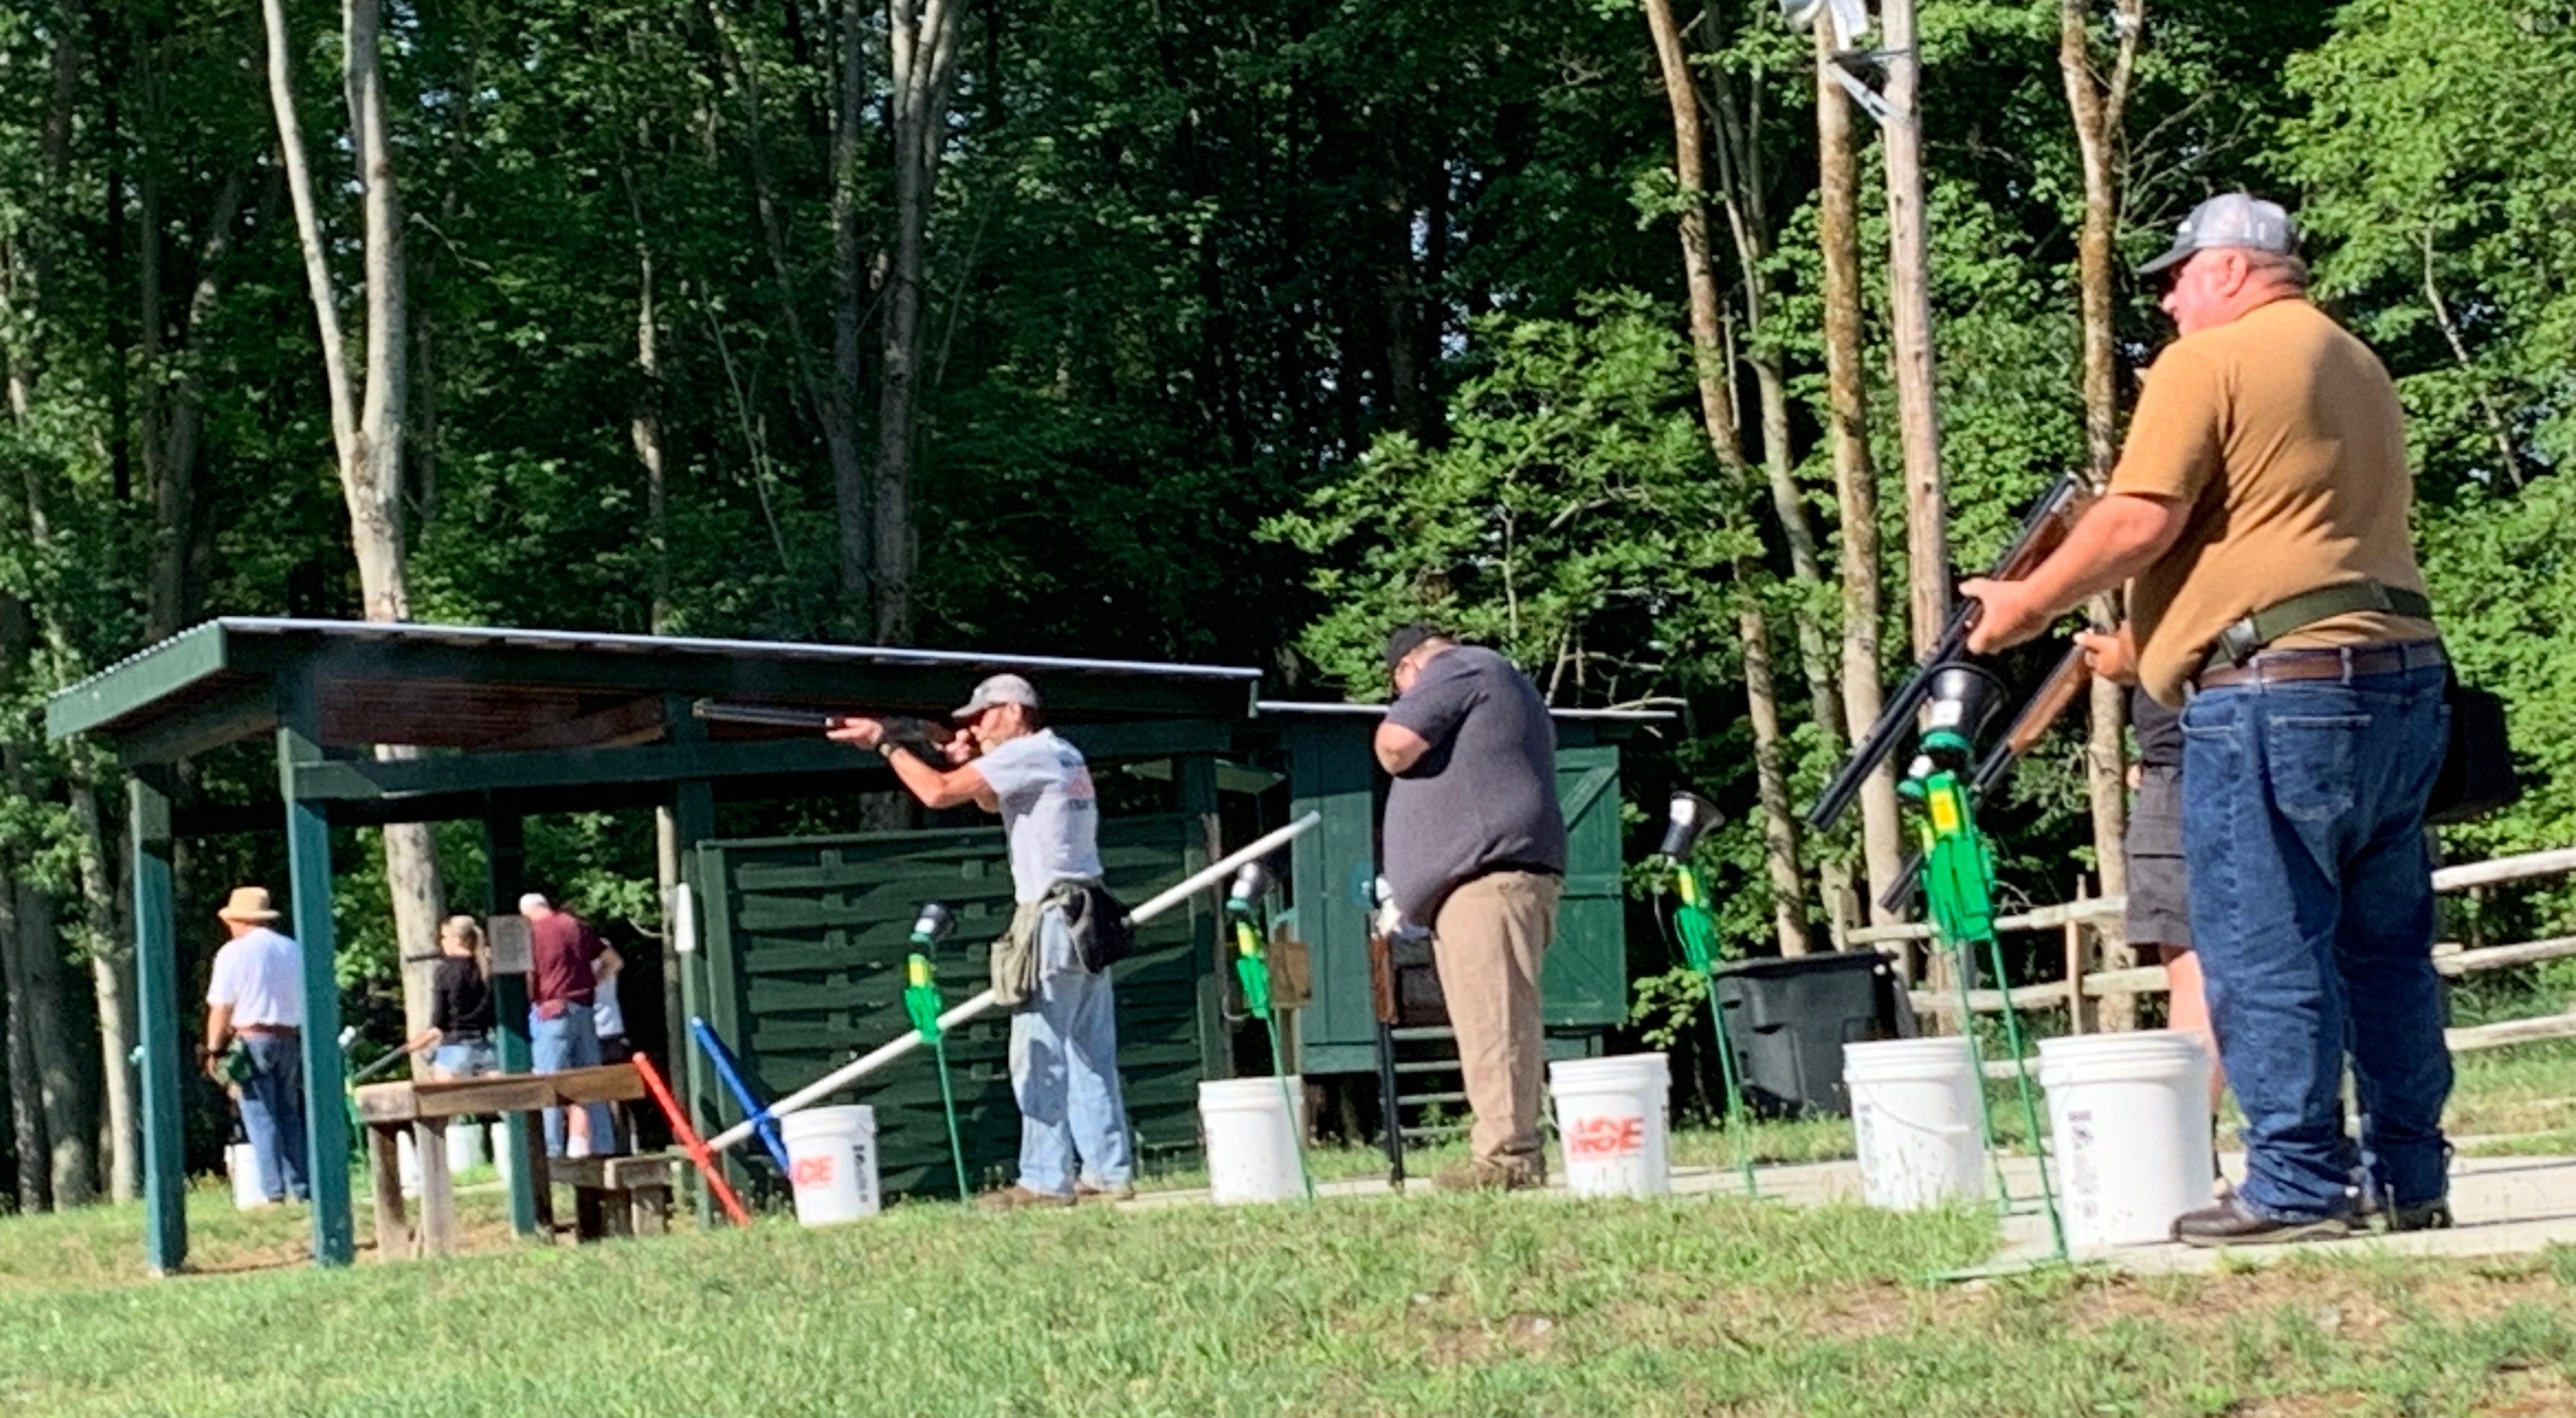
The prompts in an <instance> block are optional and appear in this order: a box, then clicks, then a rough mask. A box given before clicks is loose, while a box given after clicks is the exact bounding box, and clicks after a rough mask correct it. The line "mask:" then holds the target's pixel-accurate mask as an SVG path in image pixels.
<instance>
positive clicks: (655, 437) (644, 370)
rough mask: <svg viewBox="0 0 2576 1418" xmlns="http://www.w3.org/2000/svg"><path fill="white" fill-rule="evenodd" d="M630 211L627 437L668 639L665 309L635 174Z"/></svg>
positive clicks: (656, 613) (629, 181) (652, 617)
mask: <svg viewBox="0 0 2576 1418" xmlns="http://www.w3.org/2000/svg"><path fill="white" fill-rule="evenodd" d="M619 175H620V177H621V178H622V179H623V180H624V182H625V185H626V206H627V210H628V212H629V213H630V214H631V215H632V216H633V218H634V221H635V276H636V288H635V374H636V382H637V388H636V391H635V411H634V413H633V414H632V415H630V416H629V418H628V420H627V425H626V436H627V439H628V441H629V442H631V443H632V444H633V445H634V447H635V461H636V462H637V463H639V464H641V465H642V466H643V468H644V539H645V541H646V543H647V544H648V545H649V546H650V548H651V550H652V555H653V573H652V575H653V586H652V592H653V600H652V604H651V606H650V608H649V609H648V610H647V611H646V617H647V619H646V625H647V628H648V629H649V630H650V631H651V633H652V634H655V635H665V634H668V633H669V632H670V626H671V485H670V476H669V473H668V471H667V468H668V464H667V461H666V450H665V449H664V448H663V444H662V400H663V395H664V392H665V391H664V388H663V384H662V307H661V291H660V288H659V286H658V285H657V283H656V281H655V271H654V267H653V241H652V236H651V234H650V231H649V229H648V228H647V227H646V226H645V224H644V198H643V194H642V193H640V192H638V191H637V190H636V186H635V174H634V172H633V170H632V169H629V170H626V171H624V172H621V173H620V174H619Z"/></svg>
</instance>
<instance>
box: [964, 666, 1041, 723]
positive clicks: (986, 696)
mask: <svg viewBox="0 0 2576 1418" xmlns="http://www.w3.org/2000/svg"><path fill="white" fill-rule="evenodd" d="M996 704H1017V705H1019V706H1020V707H1022V708H1024V709H1036V708H1039V707H1040V705H1039V703H1038V687H1037V686H1036V685H1033V684H1031V683H1029V682H1028V681H1027V680H1024V679H1022V678H1020V677H1019V676H1018V675H992V676H989V677H987V678H986V679H985V680H984V682H983V683H982V684H979V685H977V686H975V692H974V693H973V694H970V695H968V696H966V702H965V703H963V704H960V705H958V706H957V708H956V709H955V710H954V711H953V712H951V713H950V714H949V716H948V717H949V718H952V719H972V718H974V717H975V716H976V715H978V714H981V713H983V712H984V711H985V710H987V709H990V708H992V707H993V706H994V705H996Z"/></svg>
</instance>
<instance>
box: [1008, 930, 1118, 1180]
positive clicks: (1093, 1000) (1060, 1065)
mask: <svg viewBox="0 0 2576 1418" xmlns="http://www.w3.org/2000/svg"><path fill="white" fill-rule="evenodd" d="M1011 1094H1012V1096H1013V1097H1014V1098H1017V1099H1018V1100H1019V1104H1020V1185H1021V1186H1024V1187H1026V1188H1028V1189H1029V1190H1030V1191H1033V1192H1045V1193H1047V1194H1049V1195H1053V1196H1063V1195H1066V1194H1068V1193H1070V1192H1071V1191H1072V1190H1073V1184H1074V1180H1075V1178H1076V1177H1077V1176H1079V1177H1080V1178H1081V1180H1083V1181H1087V1182H1089V1183H1091V1184H1092V1185H1093V1186H1095V1187H1099V1188H1101V1189H1103V1190H1108V1191H1115V1190H1117V1189H1119V1188H1121V1187H1127V1186H1132V1185H1134V1184H1135V1181H1136V1163H1135V1159H1134V1155H1133V1152H1132V1150H1131V1149H1130V1147H1129V1146H1128V1140H1127V1101H1126V1098H1125V1097H1124V1096H1123V1095H1122V1094H1121V1093H1120V1091H1119V1087H1118V1001H1117V999H1116V996H1115V995H1114V994H1113V993H1112V991H1111V988H1110V983H1109V976H1108V974H1107V972H1105V971H1104V972H1102V973H1101V974H1098V975H1094V974H1092V973H1091V972H1090V971H1088V970H1085V969H1083V968H1082V962H1081V961H1080V960H1079V959H1076V958H1075V956H1074V949H1073V934H1072V932H1070V931H1068V930H1066V929H1065V925H1064V919H1063V918H1062V917H1061V916H1059V915H1057V914H1056V913H1055V912H1053V911H1049V912H1047V913H1046V916H1045V918H1044V920H1043V922H1042V923H1041V925H1040V926H1039V936H1038V996H1037V998H1036V999H1035V1000H1032V1001H1031V1002H1030V1004H1029V1007H1028V1008H1026V1009H1023V1010H1021V1011H1020V1012H1019V1013H1017V1014H1015V1015H1012V1016H1011ZM1077 1156H1079V1158H1080V1163H1081V1170H1080V1171H1079V1173H1077V1172H1076V1171H1075V1159H1076V1157H1077Z"/></svg>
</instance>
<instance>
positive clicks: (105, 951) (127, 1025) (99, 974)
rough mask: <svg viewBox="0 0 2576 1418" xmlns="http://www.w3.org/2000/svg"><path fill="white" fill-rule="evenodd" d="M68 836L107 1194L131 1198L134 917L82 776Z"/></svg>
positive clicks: (136, 1134)
mask: <svg viewBox="0 0 2576 1418" xmlns="http://www.w3.org/2000/svg"><path fill="white" fill-rule="evenodd" d="M71 799H72V828H73V833H74V836H73V841H74V843H75V845H76V846H77V848H78V850H79V853H80V876H81V904H82V912H83V915H84V916H85V917H86V919H85V920H84V922H83V928H84V933H85V934H87V935H88V937H89V941H88V951H89V972H90V990H91V993H92V994H94V995H95V996H96V997H97V999H98V1061H99V1078H100V1081H101V1083H102V1084H103V1085H104V1087H103V1092H104V1094H105V1100H106V1104H107V1126H106V1130H105V1132H104V1134H103V1141H102V1142H101V1144H100V1145H101V1147H102V1148H104V1150H105V1152H106V1157H107V1167H106V1171H107V1188H108V1197H109V1199H111V1200H114V1201H132V1200H134V1199H135V1198H137V1197H139V1196H141V1195H143V1168H142V1157H141V1155H140V1153H139V1151H138V1149H139V1148H140V1147H141V1145H142V1136H143V1134H142V1130H141V1129H142V1111H141V1109H142V1103H141V1100H140V1098H139V1097H138V1095H137V1093H136V1091H135V1090H136V1079H135V1076H134V1065H133V1064H132V1063H130V1062H129V1061H128V1056H129V1055H130V1054H131V1053H132V1051H133V1048H134V1045H135V1044H136V1042H138V1041H137V1039H136V1037H135V1033H134V1021H135V1017H136V1016H135V1006H134V952H133V948H132V946H131V944H130V942H131V941H132V940H133V939H134V923H133V921H132V919H131V918H130V913H129V912H127V911H126V910H125V909H124V908H123V907H122V905H121V904H120V903H121V902H122V901H123V900H124V898H123V896H122V895H120V893H119V892H118V890H117V884H116V881H117V878H116V871H115V868H114V866H113V863H114V862H115V860H116V859H115V857H114V856H113V855H112V853H111V852H110V850H109V848H108V843H109V842H111V841H113V840H115V838H114V834H112V833H111V832H109V831H108V828H107V824H106V823H105V822H104V821H103V820H102V819H101V817H100V814H99V809H98V789H97V788H96V787H95V786H94V785H92V784H91V783H90V782H89V781H88V780H87V779H86V778H85V777H75V778H73V780H72V783H71Z"/></svg>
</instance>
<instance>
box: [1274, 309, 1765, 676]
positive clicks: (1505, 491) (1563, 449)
mask: <svg viewBox="0 0 2576 1418" xmlns="http://www.w3.org/2000/svg"><path fill="white" fill-rule="evenodd" d="M1469 348H1470V351H1471V353H1472V355H1473V356H1474V357H1476V358H1477V359H1478V360H1480V361H1481V362H1483V363H1484V364H1485V367H1484V368H1483V369H1481V370H1480V371H1479V372H1478V373H1477V374H1475V375H1473V376H1472V377H1470V378H1468V379H1467V380H1465V381H1464V382H1463V383H1462V384H1461V385H1460V386H1459V389H1458V393H1457V395H1456V397H1455V398H1454V399H1453V400H1452V401H1451V405H1450V424H1451V429H1450V437H1449V440H1448V442H1447V444H1446V446H1444V447H1440V448H1437V449H1431V448H1425V447H1423V446H1422V445H1421V444H1419V443H1418V442H1416V441H1415V440H1414V439H1413V438H1411V437H1409V436H1407V435H1404V434H1400V433H1399V434H1390V435H1387V436H1385V437H1382V438H1380V439H1379V440H1378V442H1377V444H1376V445H1375V446H1374V447H1372V448H1371V449H1370V450H1369V453H1368V455H1367V456H1366V457H1364V458H1362V459H1361V460H1360V461H1359V462H1358V463H1356V464H1355V465H1354V466H1353V467H1352V469H1351V471H1350V472H1349V473H1348V474H1346V475H1345V476H1343V477H1341V478H1338V479H1335V480H1334V481H1331V482H1328V483H1326V484H1324V485H1323V486H1322V487H1320V488H1319V489H1317V490H1316V491H1315V492H1314V493H1313V494H1311V495H1310V496H1309V497H1308V498H1307V500H1306V505H1305V507H1304V509H1303V510H1301V511H1298V512H1292V513H1288V514H1285V515H1282V516H1280V517H1279V518H1277V519H1275V520H1273V521H1272V522H1270V523H1269V524H1268V525H1267V526H1266V527H1265V528H1264V534H1265V535H1267V536H1271V537H1274V538H1277V539H1279V540H1282V541H1286V542H1288V543H1289V544H1291V545H1293V546H1295V547H1296V548H1297V549H1298V550H1299V551H1302V552H1305V553H1307V554H1308V555H1309V556H1311V557H1313V558H1314V559H1315V560H1314V565H1315V568H1316V569H1315V571H1314V580H1313V588H1314V590H1315V592H1316V593H1317V595H1318V596H1319V597H1320V598H1321V599H1322V600H1324V601H1325V602H1326V603H1327V604H1329V605H1330V606H1331V607H1332V608H1331V609H1330V610H1328V611H1327V612H1325V614H1324V615H1323V616H1322V617H1321V618H1320V619H1319V620H1317V621H1316V622H1315V624H1314V625H1312V626H1310V627H1309V628H1308V629H1307V631H1306V632H1305V634H1304V635H1303V636H1302V637H1301V638H1300V641H1299V648H1300V649H1302V650H1303V651H1304V652H1305V653H1306V654H1307V656H1308V657H1309V658H1311V659H1312V660H1314V661H1315V662H1316V663H1317V664H1318V665H1320V666H1322V667H1323V668H1324V670H1325V672H1326V673H1327V674H1329V675H1331V676H1333V677H1334V678H1336V679H1338V680H1340V681H1341V682H1342V683H1344V684H1345V685H1347V686H1350V687H1351V688H1352V689H1353V690H1354V691H1356V692H1367V691H1368V690H1370V689H1373V688H1375V686H1376V684H1377V682H1378V681H1380V680H1382V679H1383V678H1384V675H1383V671H1382V669H1381V668H1380V662H1379V660H1378V659H1377V655H1378V650H1379V648H1380V647H1381V646H1382V645H1383V643H1384V641H1385V636H1386V632H1387V631H1388V630H1389V629H1390V628H1392V627H1393V626H1395V625H1397V624H1401V623H1402V622H1404V621H1407V620H1429V621H1433V622H1436V623H1439V624H1441V625H1443V626H1445V627H1448V628H1451V629H1453V630H1455V631H1456V632H1458V633H1459V634H1462V635H1464V636H1466V637H1468V638H1470V639H1473V640H1477V641H1480V642H1483V643H1487V644H1491V645H1493V646H1494V647H1495V648H1497V649H1499V650H1501V651H1502V652H1503V653H1504V654H1506V655H1509V656H1510V657H1511V658H1513V659H1515V660H1517V661H1519V662H1520V663H1521V664H1522V665H1524V666H1527V667H1529V668H1530V669H1531V670H1532V671H1533V672H1534V673H1535V675H1536V677H1537V679H1538V681H1539V684H1540V687H1541V689H1542V690H1543V691H1544V692H1546V693H1547V694H1548V695H1549V697H1550V699H1551V700H1552V701H1554V702H1559V703H1566V702H1578V701H1580V700H1595V701H1597V700H1608V701H1610V702H1618V701H1619V700H1621V699H1623V698H1634V697H1636V696H1638V695H1640V694H1644V693H1654V692H1659V691H1662V690H1665V689H1667V688H1668V687H1669V686H1670V685H1671V684H1672V683H1673V681H1674V680H1675V679H1676V678H1679V677H1680V676H1679V675H1678V674H1677V670H1678V669H1679V667H1680V666H1681V665H1684V664H1692V663H1697V662H1700V661H1703V660H1704V659H1705V658H1707V657H1708V656H1710V655H1711V654H1712V653H1713V652H1714V650H1715V647H1716V646H1717V645H1718V644H1719V643H1720V640H1721V637H1722V636H1723V634H1724V624H1725V622H1724V619H1723V614H1724V610H1725V603H1726V598H1725V591H1726V585H1727V579H1728V572H1729V569H1730V568H1731V566H1732V565H1733V564H1734V562H1735V561H1736V560H1737V559H1739V558H1741V557H1743V556H1745V555H1747V554H1748V553H1750V552H1751V551H1752V550H1753V549H1754V543H1753V542H1752V540H1751V539H1750V537H1749V536H1747V535H1746V534H1745V533H1743V532H1741V531H1737V530H1733V529H1731V528H1730V526H1729V525H1728V524H1729V522H1730V521H1731V520H1733V519H1731V518H1730V516H1729V514H1728V513H1727V512H1726V510H1725V507H1724V503H1723V500H1722V499H1723V498H1724V496H1725V494H1724V492H1723V491H1722V490H1721V489H1715V488H1713V487H1712V485H1711V482H1710V480H1709V479H1708V478H1707V475H1706V469H1707V466H1708V448H1707V444H1706V442H1705V440H1704V439H1703V438H1702V436H1701V434H1700V431H1699V428H1698V425H1697V423H1696V421H1695V415H1694V414H1693V413H1692V412H1691V410H1690V408H1689V407H1688V405H1687V403H1686V402H1685V401H1686V400H1687V399H1688V398H1689V397H1690V384H1689V376H1688V369H1689V363H1688V356H1687V353H1686V351H1685V349H1684V347H1683V345H1682V342H1681V341H1680V339H1679V338H1678V337H1677V336H1676V335H1675V334H1674V333H1673V330H1672V328H1671V323H1670V321H1669V320H1667V319H1664V318H1661V317H1660V316H1659V315H1658V313H1657V312H1655V311H1654V310H1653V309H1652V307H1651V305H1650V304H1649V303H1648V302H1647V301H1646V299H1645V298H1644V297H1642V296H1640V295H1636V294H1634V293H1620V294H1616V295H1608V296H1601V297H1596V298H1592V299H1590V300H1587V301H1586V302H1585V303H1584V307H1583V312H1582V318H1581V319H1578V320H1540V319H1512V318H1508V317H1493V318H1489V319H1487V320H1485V321H1483V322H1480V323H1479V324H1478V325H1476V326H1475V327H1474V330H1473V334H1472V336H1471V341H1470V346H1469ZM1712 494H1714V495H1712Z"/></svg>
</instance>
